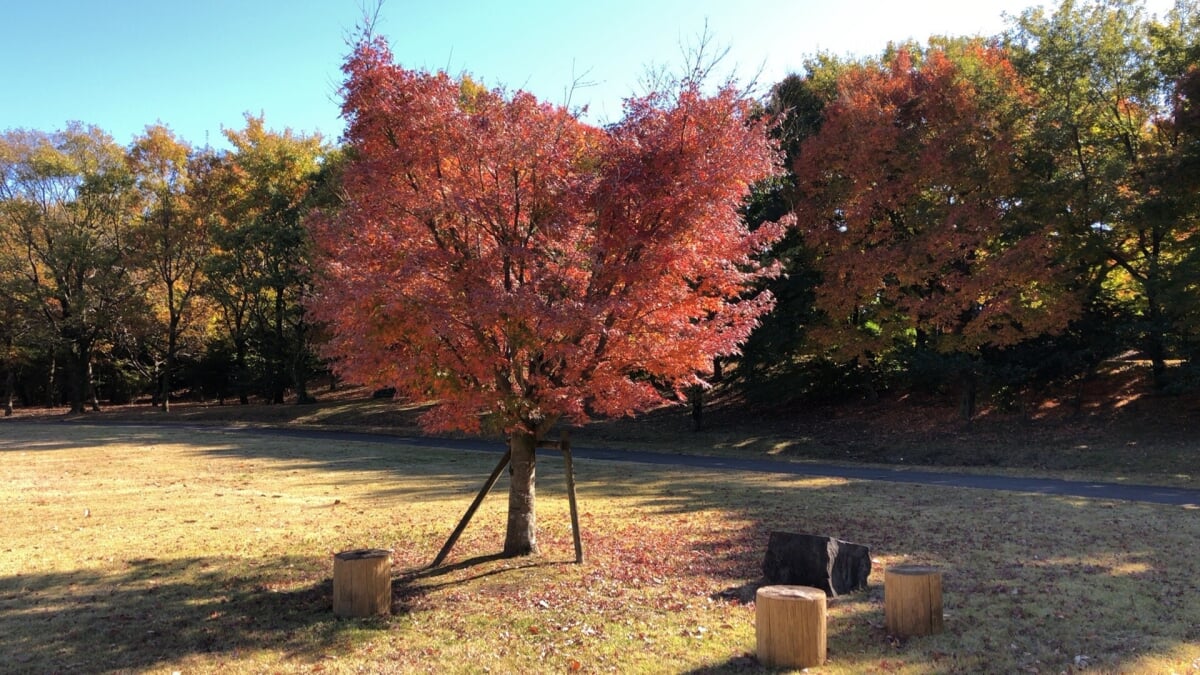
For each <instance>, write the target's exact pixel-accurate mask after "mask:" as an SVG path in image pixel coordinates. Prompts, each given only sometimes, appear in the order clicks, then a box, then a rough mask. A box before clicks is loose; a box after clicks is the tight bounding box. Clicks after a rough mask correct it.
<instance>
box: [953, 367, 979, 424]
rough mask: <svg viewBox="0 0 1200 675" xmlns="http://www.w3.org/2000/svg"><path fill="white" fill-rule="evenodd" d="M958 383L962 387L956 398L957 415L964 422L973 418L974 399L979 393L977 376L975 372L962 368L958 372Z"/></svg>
mask: <svg viewBox="0 0 1200 675" xmlns="http://www.w3.org/2000/svg"><path fill="white" fill-rule="evenodd" d="M959 383H960V386H961V387H962V389H961V390H960V392H959V399H958V415H959V417H961V418H962V419H963V421H964V422H970V421H971V420H972V419H974V418H975V399H976V397H977V396H978V394H979V378H978V377H976V375H975V372H974V371H972V370H970V369H967V368H964V369H963V370H962V371H961V372H960V373H959Z"/></svg>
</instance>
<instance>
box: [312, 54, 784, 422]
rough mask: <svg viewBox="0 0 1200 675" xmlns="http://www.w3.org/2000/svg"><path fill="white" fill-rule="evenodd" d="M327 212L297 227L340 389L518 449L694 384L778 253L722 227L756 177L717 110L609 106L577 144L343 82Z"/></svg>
mask: <svg viewBox="0 0 1200 675" xmlns="http://www.w3.org/2000/svg"><path fill="white" fill-rule="evenodd" d="M346 72H347V75H348V81H347V83H346V86H345V96H346V99H345V105H344V114H345V116H346V118H347V119H348V122H349V130H348V132H347V138H348V140H349V142H350V144H351V145H352V147H353V158H354V159H353V161H352V163H351V164H350V166H349V167H348V168H347V169H346V174H345V185H344V188H345V193H346V197H347V200H346V205H345V207H344V208H343V209H342V210H341V211H340V212H339V213H336V214H332V215H328V216H326V217H324V218H321V219H319V220H318V221H317V222H316V223H314V226H313V233H314V237H315V240H316V241H317V243H318V246H319V248H320V250H321V252H322V255H323V267H324V270H323V278H322V281H321V283H320V288H319V291H318V295H317V300H316V301H315V303H314V305H313V310H314V312H315V313H316V314H317V315H318V316H319V317H320V318H321V319H323V320H325V321H327V322H329V324H330V326H331V328H332V333H333V339H332V341H331V343H330V348H329V353H330V355H332V356H335V357H336V358H337V362H336V368H337V369H338V370H339V371H340V373H341V374H342V375H343V377H345V378H347V379H351V380H356V381H360V382H366V383H370V384H376V385H380V386H382V385H391V386H396V387H397V388H398V389H399V390H401V391H403V392H405V393H407V394H408V395H410V396H414V397H420V398H432V399H434V400H436V401H438V405H437V406H436V407H435V408H434V409H433V410H432V411H431V412H430V413H429V414H428V415H427V416H426V417H425V418H424V420H423V423H424V425H425V426H426V427H428V428H431V429H463V430H474V429H476V428H478V425H479V423H480V415H481V414H491V415H493V416H495V418H496V420H497V421H498V422H499V424H500V425H501V426H502V427H503V428H504V429H505V430H506V431H510V432H511V431H523V432H529V433H539V432H540V431H542V430H544V428H545V427H546V425H547V424H548V423H550V422H552V421H553V420H555V419H558V418H559V417H560V416H567V417H569V418H572V419H575V420H580V419H583V418H586V417H588V416H589V415H592V414H597V415H622V414H630V413H633V412H636V411H638V410H642V409H645V408H646V407H648V406H650V405H652V404H654V403H656V402H659V401H661V395H660V393H659V391H658V389H656V388H655V386H653V384H652V381H651V377H653V378H654V379H655V380H656V381H658V382H669V383H671V384H672V385H673V386H676V387H682V386H688V385H692V384H696V383H698V381H699V380H698V378H699V377H702V376H703V375H704V374H705V373H707V372H709V371H710V369H711V367H712V358H713V357H714V356H721V355H729V354H732V353H735V352H736V350H737V348H738V345H739V343H740V342H742V341H743V340H744V339H745V338H746V336H747V335H748V334H749V332H750V330H751V329H752V328H753V327H754V326H755V324H756V320H757V318H758V317H759V316H760V315H761V314H762V313H763V312H765V311H767V310H768V309H769V308H770V307H771V304H772V299H771V298H770V296H769V295H768V294H765V293H763V294H758V295H754V294H748V293H747V290H748V288H749V287H750V285H751V284H752V283H753V282H754V281H755V280H756V279H759V278H760V277H762V276H764V275H767V274H770V273H772V272H773V268H769V267H764V266H763V265H761V264H759V263H758V262H756V256H757V254H758V253H760V252H762V251H763V250H764V249H766V248H767V247H769V246H770V245H771V244H772V243H773V242H774V241H775V240H776V239H777V238H778V237H779V236H781V234H782V226H781V225H776V224H769V225H766V226H764V227H762V228H760V229H758V230H756V231H754V232H749V231H747V229H746V228H745V226H744V225H743V224H742V222H741V218H740V217H739V213H738V209H739V207H740V205H741V203H742V200H743V198H744V196H745V194H746V193H747V189H748V186H749V185H750V184H752V183H754V182H756V181H758V180H761V179H763V178H766V177H769V176H771V175H773V174H775V173H776V172H777V171H778V168H779V167H778V166H777V164H778V158H777V154H776V152H775V150H774V148H773V147H772V146H771V144H770V142H769V141H768V138H767V136H766V133H765V130H764V129H763V127H762V125H761V124H760V123H758V122H755V121H753V120H752V119H751V118H750V115H749V113H750V110H749V107H748V105H747V104H746V102H745V101H743V100H741V99H739V98H738V96H737V95H735V93H734V92H733V91H731V90H723V91H721V92H719V93H717V94H716V95H713V96H704V95H702V94H701V93H700V92H699V91H698V90H696V89H695V88H685V89H683V90H682V91H680V92H678V93H677V94H676V95H675V96H673V97H671V98H667V97H664V96H652V97H647V98H642V99H635V100H632V101H630V102H629V103H628V104H627V110H626V116H625V118H624V120H622V121H621V122H619V123H618V124H616V125H613V126H612V127H610V128H606V129H598V128H595V127H591V126H589V125H586V124H584V123H582V122H581V121H579V120H578V119H576V118H575V117H573V116H572V115H571V114H570V113H569V112H568V111H567V110H566V109H563V108H560V107H555V106H551V105H548V104H546V103H542V102H540V101H538V100H536V99H535V98H534V97H533V96H531V95H530V94H528V93H525V92H517V93H515V94H512V95H505V94H504V93H503V92H499V91H487V90H484V89H482V88H480V87H478V86H475V85H474V84H473V83H469V82H468V83H466V84H464V83H460V82H457V81H455V80H453V79H452V78H450V77H448V76H447V75H445V74H444V73H437V74H429V73H424V72H414V71H411V70H405V69H403V68H401V67H399V66H396V65H394V64H393V63H392V56H391V53H390V51H389V50H388V48H387V46H386V44H385V43H384V42H383V41H381V40H376V41H374V42H369V43H363V44H360V45H359V46H358V47H357V48H356V50H355V52H354V53H353V55H352V56H351V58H350V59H349V60H348V62H347V64H346Z"/></svg>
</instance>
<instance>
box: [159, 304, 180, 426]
mask: <svg viewBox="0 0 1200 675" xmlns="http://www.w3.org/2000/svg"><path fill="white" fill-rule="evenodd" d="M174 323H175V321H174V319H172V325H171V327H170V329H169V331H168V335H167V358H166V359H165V361H166V363H164V364H163V374H162V389H161V395H162V409H163V412H171V373H173V372H175V350H176V349H177V348H178V347H177V346H176V345H177V342H178V341H177V339H176V337H175V326H174Z"/></svg>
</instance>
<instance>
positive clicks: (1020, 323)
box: [0, 0, 1200, 418]
mask: <svg viewBox="0 0 1200 675" xmlns="http://www.w3.org/2000/svg"><path fill="white" fill-rule="evenodd" d="M472 86H478V85H475V84H474V83H472V82H471V81H470V80H469V79H464V80H463V87H464V96H465V95H468V94H469V92H468V91H467V90H468V89H469V88H470V87H472ZM761 114H762V115H764V116H768V117H769V118H770V119H771V120H772V121H773V122H774V124H775V126H774V129H775V131H774V133H775V134H776V136H777V139H778V141H779V143H780V146H781V149H782V151H783V153H784V154H785V155H786V163H785V166H786V168H787V169H788V170H787V172H786V175H785V176H783V177H781V178H779V179H776V180H773V181H770V182H769V183H765V184H760V185H758V186H757V187H756V189H755V190H754V191H753V193H752V194H751V195H750V197H749V199H748V201H747V203H746V205H745V209H744V214H745V218H746V220H747V222H748V223H749V224H750V225H751V226H754V225H755V224H757V223H761V222H766V221H773V220H776V219H778V218H779V217H781V216H783V215H785V214H787V213H794V214H795V215H796V225H795V227H794V228H793V229H791V230H790V232H789V233H788V235H787V236H786V238H785V239H784V241H783V242H782V243H780V244H779V245H777V246H776V247H775V249H774V250H773V252H772V253H771V255H772V256H773V257H774V258H776V259H777V260H778V261H779V263H780V264H781V266H782V270H783V272H784V273H783V274H781V275H780V276H779V277H777V278H775V279H772V280H769V281H766V282H765V283H766V284H767V286H768V288H769V290H770V291H771V292H772V293H773V294H774V296H775V297H776V299H777V305H776V307H775V309H774V311H773V312H772V313H771V314H769V315H767V316H766V317H765V318H764V319H763V321H762V325H761V326H760V327H759V328H758V329H757V330H756V331H755V332H754V333H753V334H752V336H751V337H750V339H749V341H748V343H747V344H746V345H745V346H744V349H743V354H742V355H741V356H740V357H738V358H729V359H727V360H724V362H722V363H719V364H717V365H718V367H717V368H716V372H717V373H718V378H719V381H720V382H719V383H720V386H721V388H722V390H724V391H729V392H736V393H738V394H740V395H743V396H744V397H745V398H746V399H747V400H749V401H751V402H757V403H766V402H769V403H771V404H773V405H777V404H786V403H794V402H804V401H810V400H820V401H831V400H834V401H836V400H845V399H853V398H859V397H863V396H872V397H873V396H879V395H882V394H884V393H887V392H911V391H922V392H935V393H938V394H945V395H952V396H954V397H956V399H957V401H958V402H959V404H960V412H961V414H962V415H963V416H964V417H966V418H969V417H971V416H972V415H973V414H974V412H975V409H976V407H977V406H978V405H979V404H980V403H981V402H982V401H988V402H991V403H993V404H996V405H1001V406H1006V407H1014V408H1015V407H1020V406H1022V405H1026V404H1027V403H1028V402H1030V401H1031V400H1032V399H1033V398H1034V397H1035V396H1036V393H1037V392H1039V391H1044V390H1046V389H1047V388H1049V387H1052V386H1054V387H1058V386H1063V385H1077V384H1080V383H1082V382H1086V381H1087V380H1088V379H1089V378H1090V377H1092V376H1093V375H1094V374H1095V373H1096V371H1097V369H1098V368H1099V367H1100V365H1101V364H1102V363H1104V362H1105V361H1107V360H1109V359H1112V358H1114V357H1117V356H1120V355H1125V354H1132V355H1134V356H1135V357H1136V358H1138V359H1141V360H1144V361H1146V362H1147V363H1148V364H1149V365H1150V371H1151V373H1152V386H1153V387H1154V388H1155V389H1156V390H1158V391H1160V392H1163V393H1181V392H1185V391H1195V390H1196V389H1197V388H1200V335H1198V333H1200V245H1198V244H1200V239H1198V238H1197V237H1196V232H1197V228H1198V227H1200V5H1198V4H1197V3H1196V2H1195V0H1182V1H1181V2H1179V3H1177V5H1176V9H1175V10H1174V11H1173V12H1171V13H1169V14H1168V15H1166V16H1164V17H1151V16H1149V15H1148V14H1147V13H1146V12H1145V11H1144V9H1143V8H1142V7H1141V5H1140V4H1139V3H1137V2H1130V1H1127V0H1110V1H1107V2H1085V3H1076V2H1071V1H1070V0H1067V1H1065V2H1063V3H1062V4H1061V5H1059V6H1058V7H1057V9H1055V10H1052V11H1044V10H1040V9H1031V10H1028V11H1026V12H1024V13H1023V14H1021V15H1020V16H1018V17H1015V18H1014V19H1013V20H1012V22H1011V24H1010V28H1009V30H1008V31H1007V32H1005V33H1004V34H1002V35H996V36H985V37H935V38H931V39H930V40H929V41H928V43H927V44H924V45H919V44H893V45H889V46H888V47H887V48H886V49H885V50H884V51H883V52H882V53H881V54H879V55H878V56H875V57H871V58H863V59H850V58H842V57H836V56H832V55H828V54H823V55H818V56H815V57H813V58H812V59H810V60H809V61H808V63H807V66H806V69H805V71H804V72H803V73H798V74H795V75H792V76H789V77H787V78H786V79H784V80H783V81H781V82H778V83H775V84H774V86H773V87H771V89H770V92H769V94H768V95H766V96H765V97H764V98H763V100H762V102H761ZM225 135H226V139H227V141H228V146H229V149H216V148H212V147H196V146H193V145H191V144H190V143H188V142H187V141H186V140H184V139H181V138H178V137H176V136H175V135H174V134H173V133H172V131H171V130H170V128H169V126H166V125H162V124H159V125H154V126H149V127H147V128H146V130H145V133H144V134H142V135H141V136H140V137H138V138H136V139H135V140H134V141H133V142H132V143H131V144H129V145H128V146H121V145H120V144H118V143H117V142H115V141H114V140H113V139H112V138H111V137H110V136H109V135H108V134H107V133H106V132H105V131H104V130H103V129H99V128H96V127H91V126H87V125H85V124H81V123H69V124H67V125H66V126H65V128H62V129H58V130H27V129H15V130H8V131H5V132H3V133H2V134H0V175H2V177H3V178H2V181H0V376H2V377H3V380H0V403H2V404H3V405H4V407H5V412H6V414H11V412H12V410H13V407H14V406H16V405H20V406H38V405H62V404H67V405H69V406H70V408H71V409H72V410H73V411H76V412H81V411H83V410H85V409H86V408H87V407H89V406H93V405H96V406H98V405H99V401H101V400H103V401H108V402H111V403H114V404H120V403H127V402H132V401H135V400H141V399H143V398H146V399H149V400H150V402H151V403H153V404H154V405H159V406H162V407H164V408H166V407H169V406H170V403H171V402H172V401H175V400H179V399H180V398H181V397H186V398H190V399H193V400H206V401H207V400H221V401H225V400H230V401H232V400H234V399H237V400H240V401H241V402H243V403H245V402H248V401H250V400H251V398H261V399H264V400H267V401H271V402H275V403H283V402H284V401H285V400H294V401H297V402H305V401H309V400H311V394H310V392H309V390H308V388H307V387H308V385H309V384H310V383H311V382H314V381H316V380H318V379H319V378H320V379H322V380H323V381H324V382H329V381H330V380H329V378H331V377H332V376H330V375H329V371H328V364H327V363H324V362H322V360H321V359H320V358H319V357H318V354H319V353H320V350H321V345H322V344H324V342H325V341H326V339H327V336H326V335H325V334H324V333H323V331H322V326H321V325H319V324H317V323H314V322H313V321H312V320H311V317H310V316H309V315H308V314H307V313H306V301H307V299H308V298H309V296H310V294H311V289H312V287H313V274H314V273H315V272H314V270H315V269H316V267H315V265H314V264H313V258H312V256H313V249H312V244H311V241H310V238H309V231H308V229H307V222H308V220H309V217H310V215H312V214H313V213H315V212H318V211H319V212H323V213H326V214H336V212H337V209H338V208H339V206H340V204H341V188H340V175H341V167H343V166H344V164H345V162H346V159H347V155H348V153H349V152H350V150H348V149H345V148H341V147H338V146H337V145H336V144H333V143H330V142H329V141H327V140H326V139H322V138H320V137H317V136H307V135H304V134H302V133H296V132H293V131H291V130H285V131H282V132H280V131H275V130H272V129H270V128H269V127H268V126H267V123H266V121H265V119H264V118H263V117H254V116H247V118H246V121H245V127H244V128H243V129H236V130H232V129H231V130H227V131H226V132H225ZM334 217H336V215H335V216H334ZM702 401H703V398H702V395H701V393H700V391H698V390H697V391H696V392H695V393H694V398H693V401H692V403H693V404H694V405H695V406H696V407H697V409H699V406H700V405H701V404H702Z"/></svg>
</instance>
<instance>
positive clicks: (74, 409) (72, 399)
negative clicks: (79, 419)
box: [67, 346, 88, 415]
mask: <svg viewBox="0 0 1200 675" xmlns="http://www.w3.org/2000/svg"><path fill="white" fill-rule="evenodd" d="M70 351H71V353H70V354H69V355H68V363H67V404H68V405H69V406H70V408H71V414H73V415H81V414H83V402H84V399H85V398H86V397H87V389H88V358H87V356H86V355H83V354H80V353H79V350H78V349H76V348H75V347H73V346H72V347H71V349H70Z"/></svg>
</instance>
